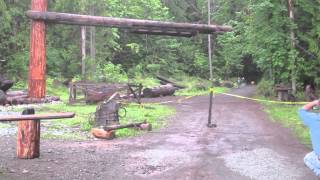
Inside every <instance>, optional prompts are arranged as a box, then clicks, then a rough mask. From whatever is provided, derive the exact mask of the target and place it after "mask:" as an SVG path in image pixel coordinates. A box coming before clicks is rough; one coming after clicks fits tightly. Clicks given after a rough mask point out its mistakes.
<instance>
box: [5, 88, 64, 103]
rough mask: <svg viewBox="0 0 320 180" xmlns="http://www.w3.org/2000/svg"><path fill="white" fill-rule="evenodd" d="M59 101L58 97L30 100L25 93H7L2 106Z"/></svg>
mask: <svg viewBox="0 0 320 180" xmlns="http://www.w3.org/2000/svg"><path fill="white" fill-rule="evenodd" d="M53 101H60V98H59V97H56V96H46V97H45V98H31V97H29V96H28V93H27V92H26V91H8V92H7V93H6V100H5V101H4V102H3V103H2V104H9V105H20V104H35V103H51V102H53Z"/></svg>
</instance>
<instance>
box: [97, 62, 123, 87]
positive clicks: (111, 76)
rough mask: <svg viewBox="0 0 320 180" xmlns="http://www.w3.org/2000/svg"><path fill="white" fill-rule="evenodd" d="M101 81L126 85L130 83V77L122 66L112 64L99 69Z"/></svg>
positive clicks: (109, 63)
mask: <svg viewBox="0 0 320 180" xmlns="http://www.w3.org/2000/svg"><path fill="white" fill-rule="evenodd" d="M98 72H99V73H98V74H99V80H101V81H106V82H108V83H125V82H128V76H127V74H126V73H125V72H124V70H123V69H122V66H121V65H120V64H118V65H115V64H113V63H111V62H108V63H106V64H105V65H104V66H102V67H98Z"/></svg>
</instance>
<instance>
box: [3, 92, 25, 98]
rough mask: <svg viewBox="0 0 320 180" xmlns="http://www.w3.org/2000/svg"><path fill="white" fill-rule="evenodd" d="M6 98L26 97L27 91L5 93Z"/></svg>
mask: <svg viewBox="0 0 320 180" xmlns="http://www.w3.org/2000/svg"><path fill="white" fill-rule="evenodd" d="M6 94H7V97H15V96H28V92H27V91H7V92H6Z"/></svg>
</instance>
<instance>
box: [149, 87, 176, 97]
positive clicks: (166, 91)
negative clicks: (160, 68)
mask: <svg viewBox="0 0 320 180" xmlns="http://www.w3.org/2000/svg"><path fill="white" fill-rule="evenodd" d="M177 89H178V88H177V87H174V86H173V85H172V84H166V85H161V86H157V87H153V88H145V89H144V90H143V96H144V97H160V96H172V95H173V94H174V93H175V91H176V90H177Z"/></svg>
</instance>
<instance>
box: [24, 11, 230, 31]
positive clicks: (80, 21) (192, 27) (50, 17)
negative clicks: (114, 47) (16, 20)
mask: <svg viewBox="0 0 320 180" xmlns="http://www.w3.org/2000/svg"><path fill="white" fill-rule="evenodd" d="M26 15H27V17H28V18H31V19H33V20H42V21H46V22H51V23H57V24H71V25H81V26H106V27H113V28H129V29H130V28H134V29H137V28H141V29H153V30H154V29H159V30H165V29H179V30H181V31H191V32H197V33H201V34H213V33H215V32H227V31H232V28H231V27H230V26H219V25H206V24H190V23H174V22H162V21H152V20H140V19H128V18H113V17H102V16H89V15H80V14H68V13H57V12H40V11H27V13H26Z"/></svg>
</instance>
